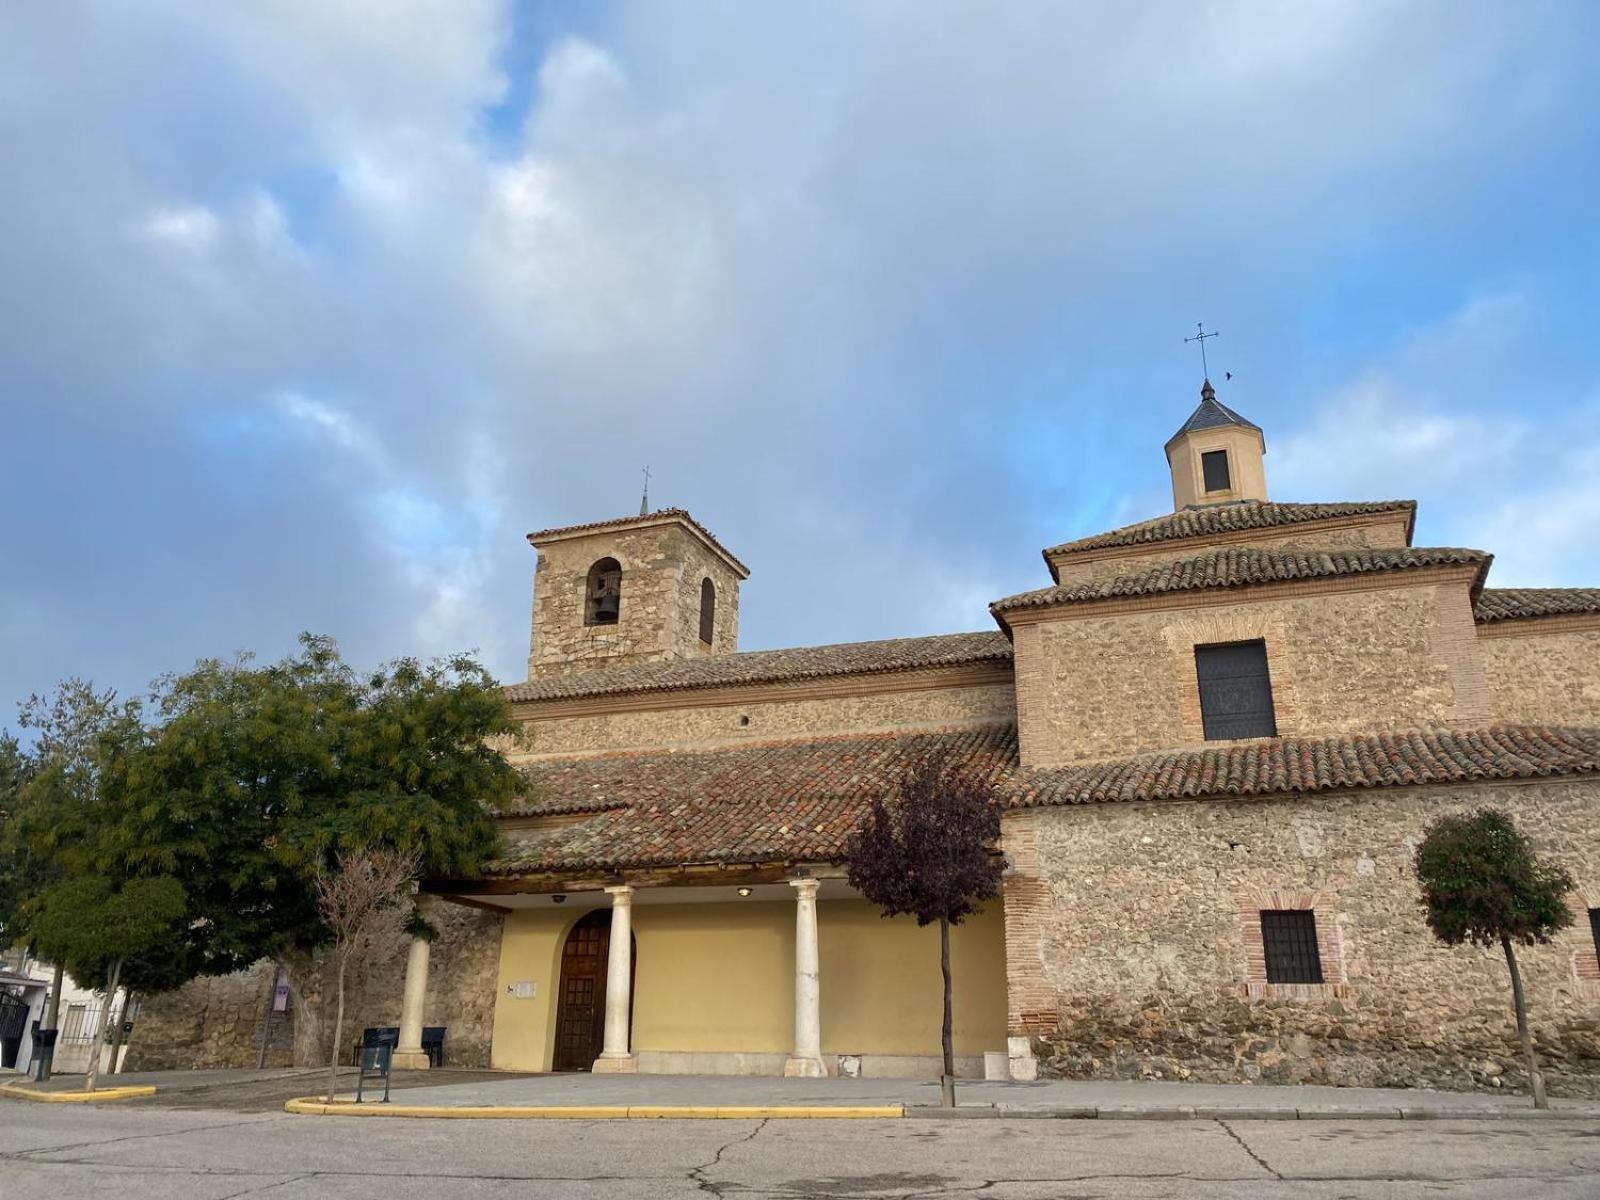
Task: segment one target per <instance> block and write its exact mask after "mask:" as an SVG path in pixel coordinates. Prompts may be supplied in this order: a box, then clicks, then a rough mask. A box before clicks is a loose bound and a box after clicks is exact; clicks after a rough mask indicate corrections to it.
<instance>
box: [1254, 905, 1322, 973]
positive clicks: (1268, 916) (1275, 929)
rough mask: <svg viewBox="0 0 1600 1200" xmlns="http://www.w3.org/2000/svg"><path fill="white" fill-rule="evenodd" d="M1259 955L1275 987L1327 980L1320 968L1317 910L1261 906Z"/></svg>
mask: <svg viewBox="0 0 1600 1200" xmlns="http://www.w3.org/2000/svg"><path fill="white" fill-rule="evenodd" d="M1295 943H1298V944H1295ZM1261 955H1262V959H1263V961H1264V963H1265V965H1266V972H1267V982H1268V983H1269V984H1272V985H1273V986H1274V987H1282V986H1284V985H1292V986H1295V987H1304V986H1308V985H1311V986H1319V987H1320V986H1321V985H1322V984H1324V983H1326V982H1327V974H1326V973H1325V972H1324V971H1323V969H1322V949H1321V945H1320V941H1319V931H1318V929H1317V910H1316V909H1314V908H1264V909H1262V910H1261ZM1275 956H1276V957H1275ZM1285 956H1287V957H1285Z"/></svg>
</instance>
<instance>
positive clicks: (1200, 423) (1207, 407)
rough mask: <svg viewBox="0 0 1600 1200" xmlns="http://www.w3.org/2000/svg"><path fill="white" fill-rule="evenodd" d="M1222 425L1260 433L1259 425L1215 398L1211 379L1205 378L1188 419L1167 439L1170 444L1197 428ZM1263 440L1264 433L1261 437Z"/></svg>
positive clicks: (1211, 427)
mask: <svg viewBox="0 0 1600 1200" xmlns="http://www.w3.org/2000/svg"><path fill="white" fill-rule="evenodd" d="M1224 425H1239V426H1242V427H1244V428H1245V429H1254V430H1255V431H1256V432H1257V433H1261V426H1259V425H1257V424H1256V423H1255V422H1254V421H1247V420H1245V418H1243V417H1241V416H1240V415H1239V414H1238V413H1236V412H1234V411H1233V409H1231V408H1229V407H1228V406H1227V405H1226V404H1224V403H1223V402H1222V401H1220V400H1218V399H1217V393H1216V389H1215V388H1213V387H1212V386H1211V380H1209V379H1208V380H1206V381H1205V383H1204V384H1203V385H1202V386H1201V388H1200V403H1199V405H1198V406H1196V408H1195V410H1194V411H1193V412H1192V413H1190V414H1189V419H1188V420H1187V421H1185V422H1184V423H1183V424H1182V425H1180V426H1178V432H1177V433H1175V434H1173V435H1172V436H1171V437H1169V438H1168V439H1167V445H1168V446H1171V445H1172V443H1173V442H1175V441H1177V440H1178V439H1179V438H1181V437H1182V436H1183V435H1184V434H1186V433H1193V432H1195V431H1196V430H1197V429H1217V428H1219V427H1221V426H1224ZM1262 440H1263V441H1265V435H1263V438H1262Z"/></svg>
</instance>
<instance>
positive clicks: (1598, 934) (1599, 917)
mask: <svg viewBox="0 0 1600 1200" xmlns="http://www.w3.org/2000/svg"><path fill="white" fill-rule="evenodd" d="M1589 936H1590V937H1592V938H1593V939H1594V958H1595V963H1596V965H1600V908H1591V909H1590V910H1589Z"/></svg>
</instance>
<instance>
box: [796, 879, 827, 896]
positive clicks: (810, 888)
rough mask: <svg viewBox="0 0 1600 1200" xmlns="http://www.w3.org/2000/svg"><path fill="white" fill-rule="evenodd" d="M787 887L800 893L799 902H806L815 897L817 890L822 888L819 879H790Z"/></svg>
mask: <svg viewBox="0 0 1600 1200" xmlns="http://www.w3.org/2000/svg"><path fill="white" fill-rule="evenodd" d="M789 886H790V887H792V888H793V889H794V890H795V891H797V892H798V893H800V896H799V898H800V899H801V900H807V899H810V898H812V897H814V896H816V894H817V888H819V887H821V886H822V881H821V880H819V879H791V880H789Z"/></svg>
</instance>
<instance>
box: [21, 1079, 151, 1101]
mask: <svg viewBox="0 0 1600 1200" xmlns="http://www.w3.org/2000/svg"><path fill="white" fill-rule="evenodd" d="M155 1094H156V1089H155V1088H153V1087H150V1086H149V1085H143V1086H138V1087H136V1086H133V1085H131V1084H130V1085H129V1086H127V1087H109V1088H100V1089H99V1090H98V1091H93V1092H46V1091H42V1090H40V1089H37V1088H30V1087H17V1086H16V1085H15V1084H9V1083H0V1096H14V1097H15V1098H16V1099H18V1100H37V1101H39V1102H41V1103H43V1104H96V1103H99V1102H100V1101H102V1100H132V1099H134V1097H136V1096H154V1095H155Z"/></svg>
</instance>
